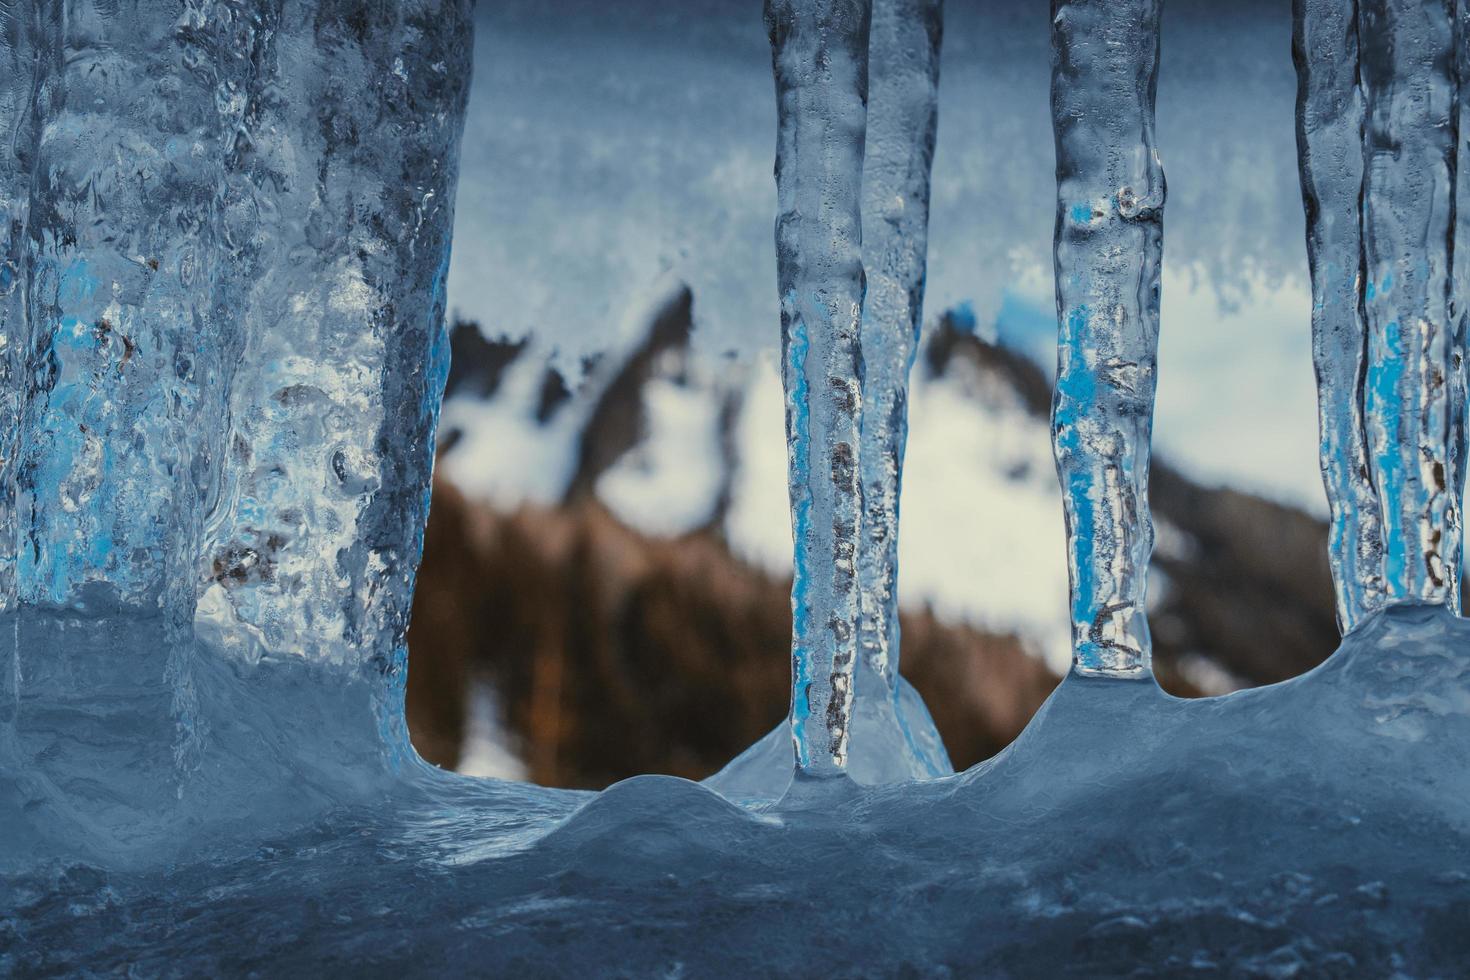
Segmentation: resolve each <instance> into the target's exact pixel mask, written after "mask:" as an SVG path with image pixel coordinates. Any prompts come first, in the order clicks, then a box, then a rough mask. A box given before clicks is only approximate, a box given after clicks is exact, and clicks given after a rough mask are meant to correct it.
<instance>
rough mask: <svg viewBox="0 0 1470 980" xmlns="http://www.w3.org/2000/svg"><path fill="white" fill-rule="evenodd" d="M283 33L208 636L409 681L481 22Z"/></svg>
mask: <svg viewBox="0 0 1470 980" xmlns="http://www.w3.org/2000/svg"><path fill="white" fill-rule="evenodd" d="M364 17H366V20H364V19H363V18H364ZM278 32H279V34H280V39H279V40H278V42H277V44H276V48H275V50H276V56H275V58H274V60H273V61H272V62H271V63H270V64H269V65H268V66H267V69H266V70H267V71H268V75H269V77H268V78H267V79H266V82H265V83H264V84H265V90H266V91H267V92H268V93H269V96H270V97H269V98H266V99H263V100H262V101H261V102H260V103H259V104H258V106H257V108H256V111H255V114H254V115H253V116H252V118H250V119H248V120H247V121H246V125H245V128H244V131H243V133H242V149H241V153H240V156H239V160H238V172H237V174H236V175H235V180H236V183H237V191H236V196H237V198H238V200H239V201H240V202H242V203H241V205H240V210H241V213H242V224H244V225H245V226H246V227H247V228H248V229H249V230H250V232H251V234H252V235H254V236H256V239H257V240H259V241H265V242H268V243H269V244H270V247H269V248H267V249H263V250H262V249H250V248H247V249H245V251H244V253H243V254H242V256H241V261H239V262H237V264H236V266H235V278H236V280H237V281H238V282H239V284H240V285H239V290H240V294H241V295H240V300H239V302H240V308H239V318H240V322H241V324H242V325H244V327H245V328H246V340H245V350H244V352H243V356H242V363H241V366H240V368H239V370H238V372H237V373H236V376H235V379H234V384H233V386H232V389H231V391H230V393H229V405H230V411H229V458H228V463H227V466H226V473H225V483H224V487H223V489H222V492H221V496H220V504H219V507H218V509H217V511H216V513H215V515H214V518H213V520H212V522H211V525H210V528H209V535H208V540H207V542H206V554H207V561H206V566H205V568H204V575H205V581H204V582H203V589H204V598H203V600H202V601H201V608H200V628H201V630H203V631H204V632H206V633H207V635H209V636H210V637H211V638H213V639H214V640H215V641H217V642H218V643H220V644H223V645H225V646H235V647H240V648H241V649H240V653H242V654H243V655H245V656H247V657H257V656H261V655H274V656H279V655H298V656H304V657H307V658H309V659H313V660H321V661H328V662H334V663H343V664H347V665H349V666H351V667H354V668H361V669H363V670H366V671H369V672H370V673H372V674H373V675H374V676H377V675H386V676H388V677H390V678H394V679H396V681H401V679H402V671H401V666H402V657H403V636H404V630H405V628H406V624H407V616H408V605H409V595H410V593H411V590H412V584H413V577H414V571H415V568H416V566H417V563H418V558H419V551H420V547H421V540H422V529H423V521H424V518H425V516H426V514H427V509H428V486H429V474H430V470H431V466H432V448H431V447H432V442H433V427H434V424H435V421H436V419H437V417H438V402H439V396H440V392H441V391H442V388H443V383H444V376H445V372H446V370H447V357H448V346H447V340H446V336H445V325H444V303H445V295H444V286H445V272H446V269H447V266H448V260H449V236H450V229H451V220H452V214H453V199H454V189H455V180H454V177H455V162H456V160H457V158H458V141H459V135H460V128H461V126H462V124H463V118H464V114H463V108H464V102H465V97H466V93H467V91H468V82H469V72H470V36H471V35H470V4H469V3H468V0H415V2H413V3H403V4H382V5H371V6H370V8H365V9H364V10H359V9H358V6H356V5H348V6H347V7H343V8H340V9H337V8H331V9H328V8H324V7H322V6H321V5H320V4H318V3H315V2H312V0H287V2H285V4H284V6H283V8H282V10H281V13H280V23H279V27H278ZM324 52H330V56H329V57H324V56H323V53H324ZM276 134H289V138H287V139H281V138H279V137H278V136H277V135H276ZM247 212H248V213H247ZM250 222H254V223H253V224H250ZM389 714H390V715H391V714H392V712H391V710H390V711H389Z"/></svg>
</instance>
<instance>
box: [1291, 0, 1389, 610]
mask: <svg viewBox="0 0 1470 980" xmlns="http://www.w3.org/2000/svg"><path fill="white" fill-rule="evenodd" d="M1356 11H1357V7H1356V5H1355V4H1354V3H1352V2H1343V0H1296V2H1295V4H1294V8H1293V24H1294V28H1293V34H1292V58H1293V60H1294V61H1295V62H1296V69H1297V120H1296V130H1297V157H1298V161H1299V164H1300V173H1301V184H1302V201H1303V205H1304V207H1305V210H1306V216H1307V258H1308V262H1309V264H1310V266H1311V276H1312V363H1313V367H1314V368H1315V370H1316V375H1317V398H1318V412H1317V418H1318V431H1319V434H1320V437H1321V443H1320V445H1321V448H1320V452H1319V458H1320V459H1321V464H1322V482H1323V484H1324V486H1325V488H1326V490H1327V505H1328V512H1329V524H1328V534H1329V540H1328V558H1329V560H1330V562H1331V565H1332V581H1333V585H1334V587H1335V589H1336V593H1337V624H1338V626H1339V628H1341V630H1342V631H1343V632H1344V633H1346V632H1347V631H1348V630H1350V629H1352V628H1353V627H1354V626H1356V625H1357V624H1358V622H1359V621H1360V620H1361V619H1362V618H1363V617H1364V616H1366V615H1367V614H1369V613H1370V612H1372V611H1373V610H1374V609H1376V608H1378V607H1379V606H1380V605H1382V603H1383V594H1384V580H1383V535H1382V532H1381V530H1380V521H1381V518H1380V515H1379V513H1378V495H1377V493H1376V492H1375V491H1374V488H1373V478H1372V474H1371V473H1370V471H1369V467H1368V444H1367V436H1366V429H1365V428H1364V424H1363V398H1362V394H1363V377H1364V371H1365V367H1366V365H1365V356H1366V352H1367V334H1366V328H1365V326H1364V323H1363V311H1362V307H1361V306H1360V304H1359V293H1360V290H1359V283H1360V282H1361V277H1360V271H1361V265H1362V259H1361V256H1362V228H1361V225H1360V222H1359V220H1358V214H1359V208H1358V195H1359V193H1360V191H1361V190H1362V186H1363V142H1362V133H1363V99H1362V93H1361V91H1360V90H1359V87H1358V23H1357V17H1356Z"/></svg>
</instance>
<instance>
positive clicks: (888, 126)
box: [853, 0, 950, 779]
mask: <svg viewBox="0 0 1470 980" xmlns="http://www.w3.org/2000/svg"><path fill="white" fill-rule="evenodd" d="M942 30H943V2H942V0H875V3H874V6H873V26H872V35H871V38H870V40H869V47H868V50H869V99H868V121H867V148H866V152H865V156H864V160H863V202H862V203H863V208H862V218H863V267H864V271H865V273H866V275H867V296H866V300H865V302H864V306H863V320H862V349H863V363H864V367H865V377H864V380H863V415H862V447H861V452H860V453H859V458H860V460H861V473H862V497H863V522H862V537H861V540H860V542H859V546H858V585H859V593H860V596H861V605H862V623H861V628H860V630H859V643H860V648H861V660H860V661H859V663H858V665H857V671H856V672H857V679H856V683H855V685H854V688H855V691H856V698H857V702H858V703H857V707H856V709H855V710H856V711H857V712H858V713H859V714H861V713H863V712H864V711H867V710H872V711H874V712H875V713H876V712H878V711H880V710H881V711H883V712H884V713H885V718H887V717H890V716H889V714H888V713H890V712H891V713H893V715H896V717H892V718H891V720H889V721H888V723H887V726H886V727H889V728H893V729H896V730H895V731H893V732H892V734H891V735H890V734H889V733H888V732H885V731H882V730H881V729H880V730H879V731H877V732H874V736H878V737H884V736H886V737H894V736H896V737H897V739H899V740H901V744H895V745H894V746H893V749H892V751H881V752H880V747H879V746H876V745H874V746H867V745H855V746H854V749H853V751H854V755H855V757H856V755H857V754H863V755H868V754H871V755H873V756H875V757H878V756H880V755H881V756H882V757H884V758H885V759H886V758H887V757H888V756H890V755H892V756H894V762H895V763H896V765H895V767H894V768H895V771H894V772H892V773H891V774H889V776H888V778H894V779H897V778H904V777H909V778H912V776H915V775H938V774H940V773H943V772H948V771H950V765H949V760H948V757H947V755H946V754H945V753H944V746H943V743H942V742H941V741H940V739H939V735H938V732H936V731H935V730H934V723H933V721H932V720H930V718H929V717H928V711H927V710H926V709H924V708H923V704H922V699H921V698H919V696H918V694H917V693H915V692H912V691H911V690H907V689H905V688H904V686H903V685H904V682H903V680H902V679H901V678H900V677H899V674H898V658H899V620H898V516H899V495H900V491H901V489H902V483H903V457H904V446H905V443H906V442H907V440H908V383H909V372H910V369H911V368H912V367H913V362H914V354H915V351H916V350H917V347H918V339H919V328H920V325H921V323H922V320H923V303H924V267H925V259H926V256H927V250H928V232H929V171H930V165H931V164H932V163H933V160H934V140H935V130H936V126H937V123H938V108H939V46H940V36H941V33H942ZM901 692H902V693H901ZM879 700H883V701H886V702H890V703H891V704H892V707H891V708H890V707H888V706H887V705H886V704H885V705H883V706H881V707H880V706H879V705H877V704H871V703H870V702H874V701H879ZM854 725H855V726H859V727H861V726H860V723H859V722H856V721H855V722H854ZM882 748H883V749H887V747H886V746H884V747H882ZM901 754H902V755H903V756H906V757H904V758H901V759H900V758H899V756H900V755H901Z"/></svg>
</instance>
